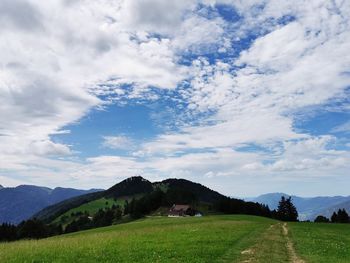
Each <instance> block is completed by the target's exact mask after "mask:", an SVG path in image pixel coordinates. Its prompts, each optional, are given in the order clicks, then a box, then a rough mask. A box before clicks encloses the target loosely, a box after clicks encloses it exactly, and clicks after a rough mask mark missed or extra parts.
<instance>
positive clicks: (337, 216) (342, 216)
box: [314, 209, 350, 224]
mask: <svg viewBox="0 0 350 263" xmlns="http://www.w3.org/2000/svg"><path fill="white" fill-rule="evenodd" d="M314 222H315V223H345V224H346V223H350V216H349V215H348V213H347V212H346V210H345V209H339V210H338V212H333V214H332V216H331V218H330V219H329V218H327V217H325V216H322V215H319V216H317V217H316V218H315V221H314Z"/></svg>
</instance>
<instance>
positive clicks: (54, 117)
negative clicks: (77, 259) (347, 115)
mask: <svg viewBox="0 0 350 263" xmlns="http://www.w3.org/2000/svg"><path fill="white" fill-rule="evenodd" d="M198 2H199V1H172V2H169V1H162V0H147V1H118V0H113V1H107V0H101V1H94V2H91V1H83V0H82V1H78V0H72V1H68V0H66V1H59V0H54V1H48V2H47V1H46V2H43V1H34V0H33V1H24V0H16V1H7V0H6V1H1V3H0V17H1V18H0V22H1V24H2V28H1V29H0V30H1V42H0V50H1V52H0V61H1V62H0V144H1V145H2V148H1V149H0V157H1V158H0V160H1V169H2V170H4V171H6V172H16V173H19V174H21V176H22V177H21V178H22V179H21V178H19V179H18V180H25V179H24V178H30V180H31V181H33V182H37V183H38V182H40V181H42V182H47V183H48V184H50V185H53V184H61V183H65V182H68V181H70V180H73V182H77V181H80V182H81V183H82V184H86V185H88V184H89V182H90V183H92V182H94V183H95V182H96V183H98V182H101V181H103V182H104V184H106V182H108V183H110V182H112V181H113V180H115V178H122V177H123V176H124V177H126V176H129V175H135V174H138V173H142V174H143V175H146V176H149V177H150V178H158V177H169V176H181V175H183V176H186V177H197V178H199V177H200V176H202V177H203V175H206V178H207V179H208V180H209V179H213V180H214V179H215V180H216V179H217V178H221V177H225V178H229V177H234V178H238V177H240V178H242V175H244V176H247V177H249V178H253V177H254V178H255V176H259V175H266V177H268V178H273V179H274V178H276V177H275V176H276V174H279V177H278V178H287V179H290V180H291V178H294V177H295V176H300V174H301V173H304V175H305V176H315V175H317V174H319V175H324V176H326V175H327V174H328V175H329V176H331V175H332V174H335V176H340V177H341V176H342V177H343V178H344V177H345V176H346V175H347V174H346V168H348V165H347V163H349V162H348V160H349V153H348V152H346V151H340V150H337V149H336V147H335V146H334V145H333V144H332V141H333V140H336V138H334V137H329V136H320V137H317V136H312V135H310V134H307V133H306V132H304V133H301V132H298V131H296V130H295V121H296V119H295V118H294V113H300V112H301V113H302V112H303V111H304V109H305V108H310V107H312V108H313V109H315V110H317V109H319V108H320V107H322V106H323V105H325V104H326V103H330V102H332V101H333V100H342V99H345V98H346V96H347V93H346V91H345V89H346V87H348V86H349V85H350V75H349V74H345V73H344V72H348V71H349V68H350V53H349V48H350V44H349V43H350V33H349V32H350V22H349V21H350V19H349V13H350V5H349V3H347V2H346V1H319V0H312V1H306V0H298V1H282V2H281V1H277V0H269V1H268V0H265V1H256V0H251V1H214V0H213V1H201V2H202V3H205V4H210V5H211V6H212V7H215V3H217V2H220V3H225V4H229V5H232V6H234V8H235V9H236V10H237V12H238V14H239V15H240V16H241V19H240V20H239V21H238V22H234V23H228V22H226V21H225V20H224V19H221V18H218V17H217V16H216V17H205V16H203V15H201V14H198V13H196V5H197V4H198ZM262 5H263V6H264V8H261V6H262ZM259 6H260V7H259ZM170 11H171V12H170ZM287 16H288V17H287ZM286 19H290V20H291V21H289V22H288V23H285V24H282V23H281V21H282V20H286ZM292 20H293V21H292ZM250 34H254V35H255V36H257V39H256V40H255V41H253V42H252V44H251V46H247V47H246V50H245V51H244V52H241V53H240V55H239V56H238V58H235V57H224V58H223V59H220V56H218V59H216V60H215V61H214V60H213V59H212V60H213V61H211V62H209V59H206V58H203V57H201V56H202V55H205V54H211V53H215V54H217V53H220V52H224V53H225V52H227V51H230V52H233V51H236V50H235V49H236V48H239V45H240V44H239V43H240V42H239V41H240V40H242V39H244V38H245V37H247V36H249V35H250ZM183 54H191V55H194V56H198V58H196V59H194V60H193V61H192V64H190V65H189V66H186V65H183V64H181V63H180V61H181V59H182V58H183V57H182V56H183ZM230 54H231V53H230ZM223 56H224V55H223ZM183 81H186V82H185V84H187V85H183V86H181V85H179V83H182V82H183ZM123 84H130V85H131V86H132V88H131V91H129V90H125V89H124V88H123ZM150 87H153V88H155V89H169V90H175V91H178V92H179V94H180V96H181V98H176V99H177V100H180V102H181V103H183V104H184V105H188V106H187V107H185V108H183V110H182V111H181V114H183V116H181V117H183V119H182V122H181V124H182V125H181V126H179V127H177V128H178V129H177V131H176V132H175V131H173V132H171V131H167V132H166V133H164V134H160V135H159V136H158V137H157V138H155V139H153V140H150V141H146V142H144V143H142V144H140V145H139V146H134V145H133V142H132V141H131V140H130V139H129V138H128V137H127V135H126V136H106V137H104V142H103V146H104V147H108V148H112V149H122V150H128V149H130V148H132V150H133V151H134V153H133V157H120V156H99V157H95V158H90V159H88V160H85V161H84V160H79V159H74V156H73V155H74V152H73V151H72V150H71V149H70V147H71V146H69V145H65V144H64V143H59V142H55V141H53V140H52V136H53V135H57V134H59V133H62V129H64V127H65V126H66V125H68V124H72V123H76V122H79V120H80V119H81V118H82V117H83V116H86V115H87V114H88V113H89V111H90V110H91V109H93V108H95V107H100V106H104V104H105V103H107V101H108V103H113V102H115V101H118V99H121V98H123V99H125V100H126V101H128V100H131V99H135V98H136V99H137V98H142V99H149V100H157V99H160V100H161V99H162V97H161V95H159V94H157V92H154V91H153V92H152V93H151V92H150V90H151V89H150ZM103 95H104V96H107V97H108V98H107V99H106V101H103V100H102V99H100V98H99V96H101V97H102V96H103ZM176 102H178V101H176ZM346 107H347V106H344V107H343V109H346ZM203 115H204V116H205V117H203ZM187 119H189V120H188V122H187V123H186V120H187ZM183 120H185V125H183V123H184V121H183ZM192 120H195V121H193V122H192ZM194 123H195V124H194ZM344 130H347V124H344V125H343V126H339V127H336V128H334V129H333V131H334V132H339V131H344ZM249 144H254V145H257V146H259V147H262V148H264V149H266V148H268V149H267V150H269V151H270V152H258V151H257V152H255V153H245V152H242V151H239V150H238V148H239V147H240V146H242V145H249ZM52 157H54V158H52ZM59 157H64V158H65V159H58V158H59ZM293 176H294V177H293ZM255 179H256V178H255ZM16 180H17V179H16ZM30 180H29V181H30ZM203 180H204V179H203ZM225 180H227V179H225ZM242 180H243V179H242ZM38 184H40V183H38ZM104 186H107V185H104Z"/></svg>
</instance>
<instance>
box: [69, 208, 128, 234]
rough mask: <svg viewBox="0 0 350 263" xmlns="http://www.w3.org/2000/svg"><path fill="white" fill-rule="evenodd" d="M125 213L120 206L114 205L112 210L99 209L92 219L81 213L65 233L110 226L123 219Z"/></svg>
mask: <svg viewBox="0 0 350 263" xmlns="http://www.w3.org/2000/svg"><path fill="white" fill-rule="evenodd" d="M122 215H123V211H122V210H121V208H120V207H119V206H115V205H113V206H112V207H111V208H106V209H99V210H98V211H97V213H96V214H95V215H94V216H93V217H91V216H89V214H88V213H80V214H79V217H78V218H77V219H75V220H73V221H72V222H71V223H69V224H68V225H67V226H66V228H65V231H64V232H65V233H71V232H76V231H81V230H86V229H91V228H96V227H103V226H110V225H112V224H113V223H115V222H117V221H118V220H120V219H121V218H122Z"/></svg>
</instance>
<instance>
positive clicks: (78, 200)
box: [34, 176, 259, 223]
mask: <svg viewBox="0 0 350 263" xmlns="http://www.w3.org/2000/svg"><path fill="white" fill-rule="evenodd" d="M157 190H161V191H162V192H163V193H164V195H165V196H164V198H163V202H167V205H169V204H171V205H172V204H174V203H180V204H182V203H186V202H188V200H195V202H196V203H197V204H201V205H202V207H203V205H204V206H205V207H210V206H211V207H212V206H213V205H214V204H215V203H217V202H219V201H221V200H223V199H224V198H225V196H223V195H221V194H220V193H218V192H215V191H213V190H211V189H209V188H207V187H205V186H203V185H201V184H198V183H194V182H191V181H188V180H185V179H167V180H164V181H161V182H154V183H151V182H150V181H148V180H146V179H144V178H142V177H140V176H136V177H131V178H128V179H126V180H124V181H122V182H120V183H118V184H116V185H114V186H112V187H111V188H109V189H107V190H106V191H101V192H97V193H92V194H86V195H82V196H79V197H75V198H71V199H68V200H65V201H63V202H60V203H58V204H55V205H52V206H49V207H47V208H45V209H43V210H42V211H40V212H38V213H37V214H35V215H34V216H35V217H36V218H38V219H40V220H42V221H44V222H46V223H50V222H52V221H54V220H56V219H58V218H60V217H62V216H63V215H65V217H66V216H68V217H71V216H72V215H71V214H72V212H74V213H76V212H77V211H80V212H82V213H84V212H85V211H86V212H87V211H88V210H89V209H90V208H91V207H94V208H96V205H97V204H99V205H100V206H99V208H106V207H107V206H106V205H105V204H109V205H111V203H113V204H116V205H121V206H123V205H124V203H125V200H129V202H130V201H131V200H132V199H133V198H136V199H138V198H142V197H147V195H149V196H150V197H149V198H151V195H152V194H153V193H156V191H157ZM235 201H236V203H235V205H236V206H237V207H238V208H237V209H239V208H244V209H245V210H243V209H242V210H240V211H248V210H249V209H255V208H256V205H257V204H253V203H246V202H244V201H242V200H235ZM152 205H155V204H152ZM248 206H249V207H248ZM258 206H259V205H258ZM157 208H160V207H159V206H158V207H156V209H157ZM72 209H74V210H72ZM94 211H96V209H95V210H94ZM90 212H91V211H90Z"/></svg>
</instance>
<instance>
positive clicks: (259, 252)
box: [240, 223, 305, 263]
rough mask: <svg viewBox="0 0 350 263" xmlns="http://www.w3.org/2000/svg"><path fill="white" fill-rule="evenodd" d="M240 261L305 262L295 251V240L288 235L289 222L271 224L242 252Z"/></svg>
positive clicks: (250, 262) (242, 262)
mask: <svg viewBox="0 0 350 263" xmlns="http://www.w3.org/2000/svg"><path fill="white" fill-rule="evenodd" d="M241 255H242V259H241V261H240V263H258V262H259V263H260V262H271V263H274V262H291V263H305V261H304V260H302V259H300V258H299V257H298V255H297V253H296V252H295V249H294V246H293V242H292V241H291V239H290V238H289V236H288V226H287V223H283V224H282V223H277V224H274V225H271V226H270V227H269V228H268V229H267V230H266V232H265V233H264V234H263V235H262V236H261V237H260V238H259V240H258V242H257V243H256V244H255V245H254V246H253V247H250V248H249V249H246V250H244V251H242V252H241Z"/></svg>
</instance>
